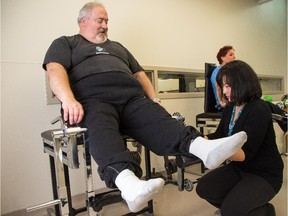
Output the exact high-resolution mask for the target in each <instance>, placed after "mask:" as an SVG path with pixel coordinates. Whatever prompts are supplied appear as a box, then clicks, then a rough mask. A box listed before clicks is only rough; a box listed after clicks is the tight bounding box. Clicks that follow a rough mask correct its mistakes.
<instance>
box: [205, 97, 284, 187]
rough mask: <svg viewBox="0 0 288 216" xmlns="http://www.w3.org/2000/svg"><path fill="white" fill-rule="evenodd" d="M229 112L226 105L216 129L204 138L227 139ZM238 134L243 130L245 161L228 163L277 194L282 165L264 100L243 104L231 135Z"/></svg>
mask: <svg viewBox="0 0 288 216" xmlns="http://www.w3.org/2000/svg"><path fill="white" fill-rule="evenodd" d="M232 109H233V106H226V108H225V109H224V110H223V114H222V118H221V121H220V124H219V126H218V127H217V130H216V131H215V133H213V134H209V135H207V136H208V138H209V139H216V138H221V137H227V134H228V130H229V122H230V119H231V115H232ZM239 131H245V132H246V133H247V137H248V139H247V142H246V143H245V144H244V145H243V147H242V150H243V151H244V153H245V160H244V161H242V162H236V161H233V162H231V163H232V164H233V166H235V167H236V168H238V169H240V170H241V171H243V172H248V173H253V174H256V175H259V176H261V177H263V178H264V179H265V180H266V181H267V182H268V183H269V184H271V185H272V187H273V188H274V189H275V191H276V193H277V192H278V191H279V190H280V188H281V185H282V180H283V167H284V165H283V161H282V158H281V155H280V153H279V151H278V148H277V145H276V137H275V131H274V127H273V120H272V116H271V111H270V110H269V107H268V106H267V104H266V103H265V101H263V100H261V99H254V100H252V101H250V102H249V103H247V104H246V105H245V107H244V109H243V110H242V113H241V115H240V116H239V118H238V120H237V122H236V124H235V126H234V129H233V133H232V134H235V133H237V132H239Z"/></svg>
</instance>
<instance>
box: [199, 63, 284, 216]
mask: <svg viewBox="0 0 288 216" xmlns="http://www.w3.org/2000/svg"><path fill="white" fill-rule="evenodd" d="M217 83H218V85H219V87H220V89H221V97H224V98H225V99H227V105H226V107H225V109H224V110H223V113H222V118H221V121H220V124H219V126H218V128H217V130H216V131H215V133H213V134H209V135H207V137H206V138H207V139H216V138H220V137H228V136H231V135H233V134H234V133H237V132H238V131H245V132H246V133H247V136H248V139H247V142H246V143H245V144H244V145H243V147H242V149H240V150H239V151H238V152H237V153H235V154H234V155H233V156H232V157H230V158H229V162H227V163H226V164H225V165H223V166H220V167H219V168H216V169H214V170H211V171H210V172H208V173H207V174H205V175H204V176H203V177H202V178H201V179H200V180H199V181H198V184H197V188H196V192H197V194H198V195H199V196H200V197H201V198H203V199H205V200H207V201H208V202H209V203H210V204H212V205H213V206H215V207H217V208H219V210H218V211H217V212H216V213H215V216H216V215H222V216H231V215H233V216H240V215H241V216H243V215H247V216H248V215H249V216H266V215H267V216H268V215H269V216H274V215H275V209H274V207H273V205H272V204H270V203H268V202H269V201H270V200H271V199H272V198H273V197H274V196H275V195H276V194H277V193H278V192H279V190H280V188H281V186H282V179H283V161H282V158H281V156H280V154H279V151H278V149H277V145H276V141H275V131H274V128H273V122H272V116H271V111H270V109H269V107H268V105H267V103H266V102H265V101H264V100H262V99H261V96H262V89H261V86H260V83H259V80H258V77H257V75H256V73H255V72H254V70H253V69H252V68H251V67H250V66H249V65H248V64H246V63H245V62H243V61H240V60H235V61H231V62H229V63H227V64H225V65H224V66H223V67H222V68H221V69H220V71H219V73H218V76H217Z"/></svg>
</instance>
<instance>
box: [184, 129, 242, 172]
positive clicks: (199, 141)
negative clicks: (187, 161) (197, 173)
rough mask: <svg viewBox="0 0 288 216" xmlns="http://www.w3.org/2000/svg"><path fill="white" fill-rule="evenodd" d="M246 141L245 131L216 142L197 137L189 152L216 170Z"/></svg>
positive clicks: (209, 167)
mask: <svg viewBox="0 0 288 216" xmlns="http://www.w3.org/2000/svg"><path fill="white" fill-rule="evenodd" d="M246 141H247V135H246V133H245V132H244V131H241V132H238V133H236V134H234V135H233V136H230V137H225V138H221V139H215V140H207V139H204V138H203V137H197V138H196V139H195V140H194V141H192V142H191V144H190V147H189V152H190V153H191V154H194V155H195V156H197V157H198V158H200V159H201V160H202V161H203V163H204V165H205V166H206V167H207V168H208V169H214V168H217V167H218V166H220V165H221V164H222V163H223V162H224V161H225V160H227V159H228V158H229V157H231V156H232V155H233V154H235V153H236V152H237V151H238V150H239V149H240V148H241V147H242V146H243V145H244V143H245V142H246Z"/></svg>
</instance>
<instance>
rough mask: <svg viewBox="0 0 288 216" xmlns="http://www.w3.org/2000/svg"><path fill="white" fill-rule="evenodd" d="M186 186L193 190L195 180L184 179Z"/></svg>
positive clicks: (187, 188) (188, 189)
mask: <svg viewBox="0 0 288 216" xmlns="http://www.w3.org/2000/svg"><path fill="white" fill-rule="evenodd" d="M184 188H185V190H186V191H189V192H190V191H192V190H193V188H194V185H193V182H192V181H190V180H189V179H184Z"/></svg>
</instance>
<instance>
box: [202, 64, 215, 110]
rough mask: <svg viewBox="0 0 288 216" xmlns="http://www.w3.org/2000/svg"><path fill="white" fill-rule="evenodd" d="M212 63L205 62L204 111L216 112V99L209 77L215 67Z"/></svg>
mask: <svg viewBox="0 0 288 216" xmlns="http://www.w3.org/2000/svg"><path fill="white" fill-rule="evenodd" d="M216 67H217V66H216V64H214V63H205V97H204V112H205V113H207V112H208V113H211V112H218V109H217V108H216V100H215V96H214V92H213V88H212V83H211V81H210V77H211V75H212V72H213V70H214V69H215V68H216Z"/></svg>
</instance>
